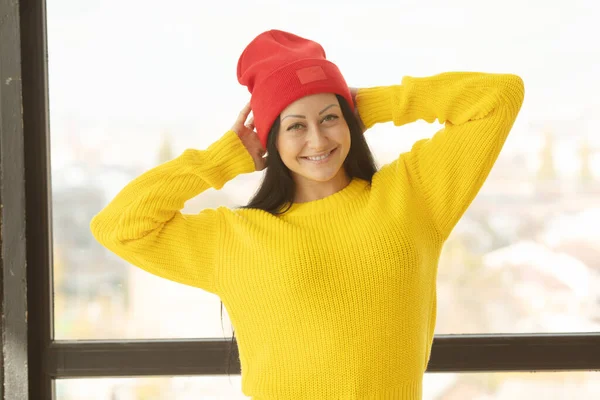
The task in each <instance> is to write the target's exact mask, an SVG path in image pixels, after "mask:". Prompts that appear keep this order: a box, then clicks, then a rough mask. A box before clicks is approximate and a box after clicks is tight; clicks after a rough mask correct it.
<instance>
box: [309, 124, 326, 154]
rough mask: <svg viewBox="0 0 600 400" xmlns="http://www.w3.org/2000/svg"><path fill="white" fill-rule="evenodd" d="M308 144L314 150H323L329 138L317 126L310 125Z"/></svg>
mask: <svg viewBox="0 0 600 400" xmlns="http://www.w3.org/2000/svg"><path fill="white" fill-rule="evenodd" d="M307 141H308V146H309V147H310V148H311V149H315V150H324V149H325V147H327V145H328V142H329V140H328V139H327V136H326V135H325V134H324V132H323V131H322V130H321V129H320V127H319V126H312V127H310V128H309V132H308V138H307Z"/></svg>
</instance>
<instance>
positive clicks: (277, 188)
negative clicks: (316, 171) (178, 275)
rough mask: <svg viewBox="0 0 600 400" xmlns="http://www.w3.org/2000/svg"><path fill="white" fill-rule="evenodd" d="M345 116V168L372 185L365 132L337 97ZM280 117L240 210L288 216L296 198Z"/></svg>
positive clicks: (372, 165)
mask: <svg viewBox="0 0 600 400" xmlns="http://www.w3.org/2000/svg"><path fill="white" fill-rule="evenodd" d="M336 97H337V99H338V101H339V103H340V108H341V109H342V114H343V116H344V119H345V120H346V123H347V124H348V128H350V150H349V151H348V155H347V156H346V160H345V161H344V169H345V171H346V174H347V175H348V177H349V178H350V179H352V178H360V179H363V180H366V181H368V182H371V180H372V179H373V175H374V174H375V172H377V167H376V165H375V160H374V158H373V154H372V153H371V149H369V145H368V144H367V141H366V140H365V137H364V135H363V131H362V129H361V126H360V124H359V122H358V119H357V118H356V116H355V115H354V112H353V110H352V109H351V108H350V105H349V104H348V102H347V101H346V99H345V98H344V97H342V96H340V95H336ZM280 123H281V121H280V116H278V117H277V119H276V120H275V122H274V123H273V125H272V126H271V130H270V131H269V136H268V139H267V154H268V158H267V167H266V170H265V174H264V177H263V181H262V183H261V185H260V187H259V188H258V190H257V191H256V193H255V194H254V197H252V199H251V200H250V201H249V203H248V204H247V205H245V206H243V207H240V208H254V209H260V210H263V211H266V212H269V213H271V214H273V215H279V214H283V213H285V212H286V211H287V210H288V209H289V207H290V206H291V205H292V203H293V200H294V195H295V184H294V180H293V179H292V174H291V173H290V170H289V169H288V168H287V167H286V166H285V164H284V163H283V161H282V160H281V157H280V156H279V152H278V151H277V146H276V143H277V137H278V136H279V127H280ZM222 323H223V302H221V325H222ZM234 340H235V330H234V331H233V335H232V337H231V343H230V346H229V356H228V360H229V363H228V366H227V373H228V374H229V368H230V366H231V348H232V347H233V342H234Z"/></svg>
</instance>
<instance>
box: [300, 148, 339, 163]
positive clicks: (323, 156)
mask: <svg viewBox="0 0 600 400" xmlns="http://www.w3.org/2000/svg"><path fill="white" fill-rule="evenodd" d="M332 151H333V150H332ZM330 154H331V151H330V152H329V153H327V154H323V155H322V156H318V157H305V158H306V159H308V160H311V161H321V160H324V159H326V158H327V157H329V155H330Z"/></svg>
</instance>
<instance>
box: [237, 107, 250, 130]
mask: <svg viewBox="0 0 600 400" xmlns="http://www.w3.org/2000/svg"><path fill="white" fill-rule="evenodd" d="M251 111H252V107H251V106H250V102H248V104H246V105H245V106H244V108H242V111H240V113H239V115H238V120H237V122H239V123H241V124H242V125H245V122H246V120H247V119H248V115H250V112H251Z"/></svg>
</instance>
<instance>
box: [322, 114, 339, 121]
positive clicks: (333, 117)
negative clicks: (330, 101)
mask: <svg viewBox="0 0 600 400" xmlns="http://www.w3.org/2000/svg"><path fill="white" fill-rule="evenodd" d="M335 119H338V116H337V115H334V114H329V115H328V116H326V117H325V118H323V121H333V120H335Z"/></svg>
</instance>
